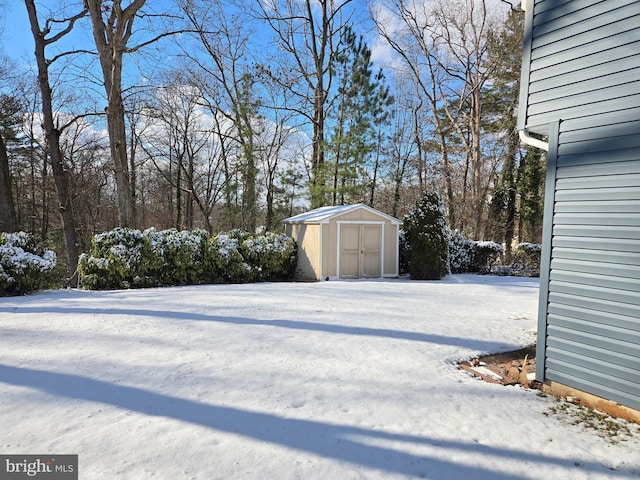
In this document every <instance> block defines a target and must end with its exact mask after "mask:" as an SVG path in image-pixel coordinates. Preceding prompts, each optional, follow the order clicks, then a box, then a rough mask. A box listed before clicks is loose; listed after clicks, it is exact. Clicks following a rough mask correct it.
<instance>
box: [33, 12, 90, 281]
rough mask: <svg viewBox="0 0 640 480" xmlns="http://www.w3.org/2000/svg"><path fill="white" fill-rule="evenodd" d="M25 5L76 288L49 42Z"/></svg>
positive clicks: (73, 230)
mask: <svg viewBox="0 0 640 480" xmlns="http://www.w3.org/2000/svg"><path fill="white" fill-rule="evenodd" d="M25 5H26V7H27V11H28V13H29V21H30V23H31V31H32V33H33V38H34V40H35V45H36V46H35V56H36V62H37V64H38V85H39V86H40V92H41V94H42V126H43V128H44V131H45V136H46V139H47V146H48V148H49V156H50V159H51V169H52V171H53V179H54V182H55V185H56V191H57V192H58V203H59V209H60V215H61V217H62V225H63V230H64V239H65V243H66V247H67V257H68V262H69V274H70V278H69V281H70V283H71V285H72V286H76V285H77V272H76V270H77V268H78V245H77V240H76V225H75V218H74V215H73V208H72V204H71V195H70V192H69V176H68V172H67V171H65V169H64V165H63V162H64V159H63V156H62V152H61V151H60V133H61V132H60V130H59V129H57V128H56V126H55V122H54V117H53V100H52V91H51V85H50V83H49V71H48V68H49V62H48V61H47V59H46V57H45V47H46V46H47V44H48V43H50V41H47V39H45V35H46V32H43V31H42V30H41V29H40V25H39V23H38V16H37V13H36V6H35V3H34V0H25Z"/></svg>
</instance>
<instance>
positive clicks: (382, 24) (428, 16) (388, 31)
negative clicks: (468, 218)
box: [371, 0, 456, 225]
mask: <svg viewBox="0 0 640 480" xmlns="http://www.w3.org/2000/svg"><path fill="white" fill-rule="evenodd" d="M371 14H372V17H373V19H374V22H375V26H376V29H377V31H378V34H379V35H380V37H381V38H382V39H383V40H384V41H385V42H386V43H387V44H388V45H389V46H390V48H391V49H392V50H393V52H394V53H395V54H396V55H397V56H398V59H399V63H400V65H399V66H398V68H399V70H400V72H399V73H400V74H401V75H406V78H407V81H409V82H410V83H412V84H413V86H414V90H415V95H416V98H417V99H422V100H419V101H417V102H416V103H415V106H414V107H415V108H413V110H412V111H413V116H414V128H413V137H414V143H415V146H416V149H417V153H416V154H417V159H416V163H417V166H418V174H419V178H420V184H421V189H424V188H426V186H425V183H424V182H425V179H424V172H425V170H426V169H425V168H424V167H425V166H426V159H425V155H426V151H425V146H426V145H427V143H428V140H427V138H428V137H433V138H435V139H436V140H437V145H438V149H439V153H440V158H441V164H442V171H443V174H444V181H445V190H446V199H447V201H446V208H447V217H448V222H449V224H450V225H455V223H456V209H455V201H454V197H455V191H454V187H453V178H452V165H451V159H450V157H451V152H450V150H451V149H450V146H449V141H448V138H447V137H448V135H449V132H450V130H451V125H450V123H449V122H446V121H445V120H444V118H442V115H440V114H439V109H440V107H441V105H442V100H443V99H442V90H441V87H442V85H443V83H444V82H445V79H446V77H447V75H446V72H445V71H444V70H443V69H442V68H441V66H440V61H439V55H440V49H441V47H440V46H439V45H438V42H436V35H435V33H434V32H433V30H432V26H433V25H434V23H435V19H434V12H433V10H432V9H431V5H430V4H428V3H427V2H420V3H419V4H418V3H416V2H413V1H410V0H391V1H390V2H388V4H384V5H383V4H378V6H377V8H376V9H375V10H373V11H372V12H371ZM396 22H398V23H396ZM398 24H399V25H400V26H399V27H398ZM422 116H428V117H429V118H431V122H429V123H427V124H426V125H425V124H424V123H423V122H422V121H421V120H422V119H421V117H422ZM425 126H426V127H431V128H432V130H430V131H429V130H425V129H424V127H425Z"/></svg>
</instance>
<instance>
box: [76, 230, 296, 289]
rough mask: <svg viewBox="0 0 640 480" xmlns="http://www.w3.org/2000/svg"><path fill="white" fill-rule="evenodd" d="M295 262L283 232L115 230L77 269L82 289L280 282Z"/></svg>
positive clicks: (97, 238)
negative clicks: (251, 233) (214, 234)
mask: <svg viewBox="0 0 640 480" xmlns="http://www.w3.org/2000/svg"><path fill="white" fill-rule="evenodd" d="M296 262H297V257H296V250H295V242H293V240H292V239H290V238H288V237H286V236H284V235H276V234H273V233H268V234H267V235H264V236H261V237H253V236H251V235H250V234H248V233H247V232H242V231H240V230H233V231H231V232H228V233H221V234H219V235H217V236H215V237H211V238H210V237H209V235H208V234H207V232H205V231H204V230H194V231H192V232H189V231H178V230H176V229H169V230H162V231H156V230H155V229H148V230H145V231H144V232H140V231H138V230H131V229H123V228H117V229H115V230H112V231H110V232H105V233H103V234H100V235H96V236H95V237H94V238H93V241H92V248H91V253H90V254H83V255H81V257H80V264H79V269H78V271H79V274H80V285H81V286H82V287H83V288H87V289H109V288H131V287H148V286H162V285H193V284H201V283H243V282H250V281H259V280H280V279H285V278H292V275H291V272H292V271H293V269H294V268H295V264H296Z"/></svg>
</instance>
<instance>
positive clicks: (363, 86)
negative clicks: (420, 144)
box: [324, 28, 393, 205]
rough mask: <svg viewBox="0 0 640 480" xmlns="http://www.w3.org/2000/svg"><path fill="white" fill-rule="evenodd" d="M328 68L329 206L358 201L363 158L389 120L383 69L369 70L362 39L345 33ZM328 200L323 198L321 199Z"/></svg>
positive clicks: (362, 185)
mask: <svg viewBox="0 0 640 480" xmlns="http://www.w3.org/2000/svg"><path fill="white" fill-rule="evenodd" d="M340 45H341V48H340V49H339V52H338V55H337V56H336V60H335V64H334V66H333V70H334V78H335V79H336V83H337V88H336V93H335V96H334V98H333V102H332V104H331V108H330V109H329V111H328V117H327V124H328V125H330V126H331V128H330V131H329V135H328V140H327V148H326V155H327V158H326V161H325V169H326V171H325V178H327V179H328V180H329V182H328V183H327V184H326V185H325V186H324V188H325V201H326V202H328V203H330V204H332V205H339V204H344V203H345V202H349V201H352V200H358V201H362V200H363V198H364V195H365V191H366V189H367V187H368V186H369V185H367V180H366V179H367V176H366V175H364V171H365V168H366V162H367V159H368V157H369V156H370V155H371V154H372V152H374V150H375V149H376V147H377V146H378V143H379V142H378V136H377V134H378V132H379V127H380V126H381V125H383V124H385V122H387V120H388V118H389V107H390V106H391V104H392V103H393V97H391V95H390V94H389V88H388V87H387V86H386V85H385V77H384V75H383V73H382V70H379V71H378V73H376V74H374V73H373V71H372V61H371V50H370V49H369V47H368V46H367V45H366V43H365V41H364V39H363V38H362V36H360V35H358V34H356V33H354V32H353V30H352V29H351V28H346V29H345V30H344V32H343V34H342V36H341V39H340ZM326 197H328V198H326Z"/></svg>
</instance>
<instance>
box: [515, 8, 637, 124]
mask: <svg viewBox="0 0 640 480" xmlns="http://www.w3.org/2000/svg"><path fill="white" fill-rule="evenodd" d="M529 10H530V11H528V12H527V15H528V18H527V28H528V29H529V31H530V32H532V33H531V35H530V38H528V39H526V42H525V45H526V47H525V48H526V51H525V66H524V67H525V68H524V69H523V79H522V80H523V82H522V83H523V88H524V92H523V95H522V97H521V108H523V109H524V112H523V113H521V116H520V119H519V123H520V125H519V128H521V129H523V128H526V129H528V130H530V131H532V132H536V133H542V134H547V133H548V125H549V124H550V123H551V122H553V121H555V120H556V119H559V118H561V119H563V120H569V119H580V118H581V117H589V116H591V115H592V114H593V111H594V110H597V111H598V112H599V114H606V113H611V114H612V115H610V118H615V122H624V121H633V120H637V119H638V118H640V117H638V111H637V110H638V109H640V75H639V74H638V72H639V71H640V67H639V66H640V28H639V25H640V1H638V0H606V1H603V0H570V1H554V0H536V1H535V6H534V8H533V9H531V8H529ZM609 121H611V120H609Z"/></svg>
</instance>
